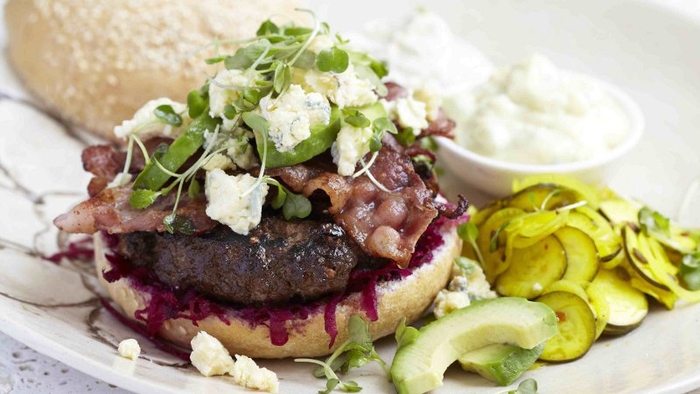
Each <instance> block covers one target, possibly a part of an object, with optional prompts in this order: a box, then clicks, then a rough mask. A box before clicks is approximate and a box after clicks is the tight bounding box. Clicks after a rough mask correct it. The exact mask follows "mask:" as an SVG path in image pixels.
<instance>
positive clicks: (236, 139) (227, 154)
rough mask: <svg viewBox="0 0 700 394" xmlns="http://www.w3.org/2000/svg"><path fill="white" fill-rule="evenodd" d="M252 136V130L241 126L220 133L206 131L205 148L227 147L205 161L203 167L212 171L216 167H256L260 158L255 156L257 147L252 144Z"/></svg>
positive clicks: (224, 168)
mask: <svg viewBox="0 0 700 394" xmlns="http://www.w3.org/2000/svg"><path fill="white" fill-rule="evenodd" d="M252 138H253V133H252V132H250V131H249V130H246V129H243V128H240V127H237V128H234V129H231V130H223V131H221V132H218V133H215V132H210V131H205V132H204V144H203V146H204V148H205V149H210V150H222V149H225V151H224V152H223V153H217V154H214V155H213V156H212V157H211V158H210V159H209V160H208V161H207V162H206V163H204V165H203V166H202V168H204V169H205V170H207V171H211V170H213V169H215V168H220V169H222V170H226V169H236V168H242V169H244V170H248V169H250V168H253V167H255V166H256V165H258V158H257V157H256V156H255V149H254V148H253V146H252V145H251V144H250V140H251V139H252Z"/></svg>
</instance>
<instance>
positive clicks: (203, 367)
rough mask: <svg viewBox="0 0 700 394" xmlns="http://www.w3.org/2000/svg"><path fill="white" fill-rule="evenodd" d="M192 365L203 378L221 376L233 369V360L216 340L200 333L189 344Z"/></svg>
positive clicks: (203, 332)
mask: <svg viewBox="0 0 700 394" xmlns="http://www.w3.org/2000/svg"><path fill="white" fill-rule="evenodd" d="M190 345H191V346H192V353H191V354H190V361H192V365H194V366H195V368H197V370H199V372H200V373H201V374H202V375H204V376H214V375H223V374H226V373H229V372H230V371H231V370H232V369H233V365H234V364H233V358H231V355H230V354H229V353H228V350H226V348H225V347H224V345H222V344H221V342H219V340H218V339H216V338H214V337H213V336H211V335H209V334H208V333H206V332H205V331H200V332H199V333H197V335H196V336H195V337H194V338H192V341H191V342H190Z"/></svg>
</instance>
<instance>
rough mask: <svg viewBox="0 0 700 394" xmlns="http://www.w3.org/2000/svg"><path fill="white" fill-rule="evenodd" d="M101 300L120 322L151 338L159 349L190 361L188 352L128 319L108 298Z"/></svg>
mask: <svg viewBox="0 0 700 394" xmlns="http://www.w3.org/2000/svg"><path fill="white" fill-rule="evenodd" d="M100 302H101V303H102V306H103V307H104V308H105V309H106V310H107V312H109V313H110V314H111V315H112V316H114V317H115V318H116V319H117V320H119V322H120V323H122V324H123V325H125V326H127V327H129V328H131V329H132V330H134V331H136V332H137V333H139V334H141V335H143V336H145V337H146V338H148V339H150V340H151V342H153V344H154V345H156V347H157V348H158V349H160V350H162V351H164V352H166V353H169V354H172V355H173V356H175V357H177V358H180V359H182V360H184V361H190V354H189V353H188V352H186V351H184V350H182V349H180V348H178V347H176V346H173V345H172V344H170V343H169V342H165V341H163V340H162V339H160V338H158V337H156V336H154V335H149V334H148V332H147V330H146V328H145V327H144V326H143V325H141V324H138V323H135V322H134V321H132V320H130V319H127V318H126V317H125V316H124V315H122V314H121V313H119V311H117V310H116V309H114V307H113V306H112V305H111V304H110V303H109V301H107V300H106V299H104V298H101V297H100Z"/></svg>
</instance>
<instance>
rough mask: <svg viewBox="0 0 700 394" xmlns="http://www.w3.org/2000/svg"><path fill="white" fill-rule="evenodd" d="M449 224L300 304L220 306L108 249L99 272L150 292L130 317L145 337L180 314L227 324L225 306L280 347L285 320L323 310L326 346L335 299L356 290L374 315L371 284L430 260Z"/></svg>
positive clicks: (333, 331) (333, 327) (334, 331)
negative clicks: (407, 251) (402, 256)
mask: <svg viewBox="0 0 700 394" xmlns="http://www.w3.org/2000/svg"><path fill="white" fill-rule="evenodd" d="M452 223H454V222H453V221H451V220H449V219H445V218H440V219H438V220H436V221H435V222H433V223H432V224H431V225H430V226H428V228H427V229H426V231H425V232H424V233H423V235H422V236H421V238H420V240H419V241H418V243H417V245H416V250H415V252H414V253H413V256H412V258H411V261H410V262H409V264H408V266H407V267H405V268H400V267H399V266H397V265H396V263H395V262H391V263H389V264H388V265H387V266H385V267H383V268H381V269H379V270H354V271H352V272H351V274H350V280H349V281H348V285H347V288H346V289H345V292H344V293H342V294H336V295H333V296H330V297H327V298H326V299H325V300H319V301H313V302H309V303H306V304H294V305H288V306H283V307H280V306H275V307H245V306H244V307H241V306H236V305H230V304H226V305H225V306H224V304H222V303H218V302H215V301H210V300H208V299H206V298H204V297H202V296H201V295H199V294H196V293H195V292H194V291H181V290H178V289H172V288H170V287H167V286H166V285H164V284H163V283H162V282H160V281H159V280H158V279H157V278H156V276H155V274H154V273H153V272H151V271H150V270H147V269H144V268H139V267H135V266H133V265H131V263H129V262H128V261H127V260H126V259H125V258H123V257H122V256H119V255H117V254H113V253H107V254H106V257H107V260H108V261H109V263H110V264H111V266H112V269H110V270H109V271H103V273H102V275H103V277H104V278H105V280H107V281H108V282H110V283H111V282H115V281H117V280H119V279H121V278H127V279H128V280H129V281H130V282H129V283H130V285H131V286H133V287H134V288H135V289H137V290H139V291H142V292H144V293H147V294H149V295H150V298H151V301H150V302H149V303H148V306H146V307H145V308H144V309H141V310H138V311H136V313H135V316H134V317H135V318H136V319H137V320H140V321H142V322H144V323H145V324H146V335H148V336H150V337H154V336H155V335H156V334H157V332H158V330H159V329H160V328H161V327H162V325H163V323H165V321H166V320H168V319H176V318H184V319H188V320H190V321H192V323H193V324H194V325H195V326H196V325H197V322H198V321H200V320H203V319H205V318H207V317H208V316H210V315H215V316H216V317H218V318H219V319H220V320H221V321H222V322H224V323H226V324H230V321H229V320H228V318H227V316H226V311H229V312H230V313H232V314H233V315H234V316H236V317H237V318H240V319H241V320H244V321H247V322H248V323H249V324H250V326H251V327H253V328H254V327H257V326H258V325H261V324H262V325H265V326H267V327H268V328H269V330H270V342H271V343H272V344H273V345H275V346H283V345H284V344H286V343H287V341H288V340H289V332H288V331H287V327H286V322H288V321H291V320H305V319H307V318H308V317H309V316H311V315H313V314H315V313H320V312H321V309H323V316H324V324H325V331H326V333H327V334H328V335H329V336H330V345H329V347H332V346H333V343H334V342H335V338H336V336H337V335H338V327H337V323H336V318H335V312H336V308H337V306H338V304H339V303H341V302H342V301H343V300H345V299H346V298H347V297H349V296H350V295H351V294H353V293H360V295H361V296H360V309H361V310H362V311H363V312H364V313H365V315H366V316H367V317H368V318H369V319H370V320H371V321H375V320H377V318H378V315H377V302H378V300H377V284H378V283H379V282H387V281H392V280H399V279H402V278H405V277H407V276H410V275H411V274H413V272H414V270H416V269H417V268H419V267H420V266H422V265H423V264H425V263H427V262H429V261H431V260H432V258H433V251H434V250H435V249H437V248H439V247H440V246H442V245H443V244H444V239H443V237H442V235H441V234H440V229H441V228H442V226H443V225H446V224H447V225H453V224H452ZM102 237H103V239H105V240H106V244H107V247H108V248H109V249H111V250H114V249H115V247H116V243H117V238H116V237H114V236H110V235H109V234H106V233H103V234H102Z"/></svg>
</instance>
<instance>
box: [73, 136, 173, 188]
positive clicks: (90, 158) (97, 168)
mask: <svg viewBox="0 0 700 394" xmlns="http://www.w3.org/2000/svg"><path fill="white" fill-rule="evenodd" d="M168 141H170V140H169V139H167V138H152V139H150V140H148V141H146V142H145V143H144V146H145V147H146V150H147V151H148V152H149V155H150V154H152V153H153V151H154V150H155V148H156V147H157V146H158V145H159V144H161V143H167V142H168ZM81 159H82V160H83V168H84V169H85V171H87V172H90V173H92V174H93V175H94V177H93V178H92V179H91V180H90V184H89V185H88V195H90V197H94V196H96V195H97V194H98V193H99V192H101V191H102V190H104V189H105V188H106V187H107V185H108V184H109V183H110V182H111V181H112V179H114V177H115V176H117V174H119V173H120V172H122V171H123V170H124V163H125V162H126V152H124V151H120V150H117V149H116V148H115V147H114V146H113V145H94V146H89V147H87V148H85V149H84V150H83V153H82V155H81ZM144 165H145V161H144V159H143V155H141V154H140V153H138V152H137V154H134V155H133V156H132V159H131V164H130V166H129V173H131V174H138V173H139V172H141V170H142V169H143V167H144Z"/></svg>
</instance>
